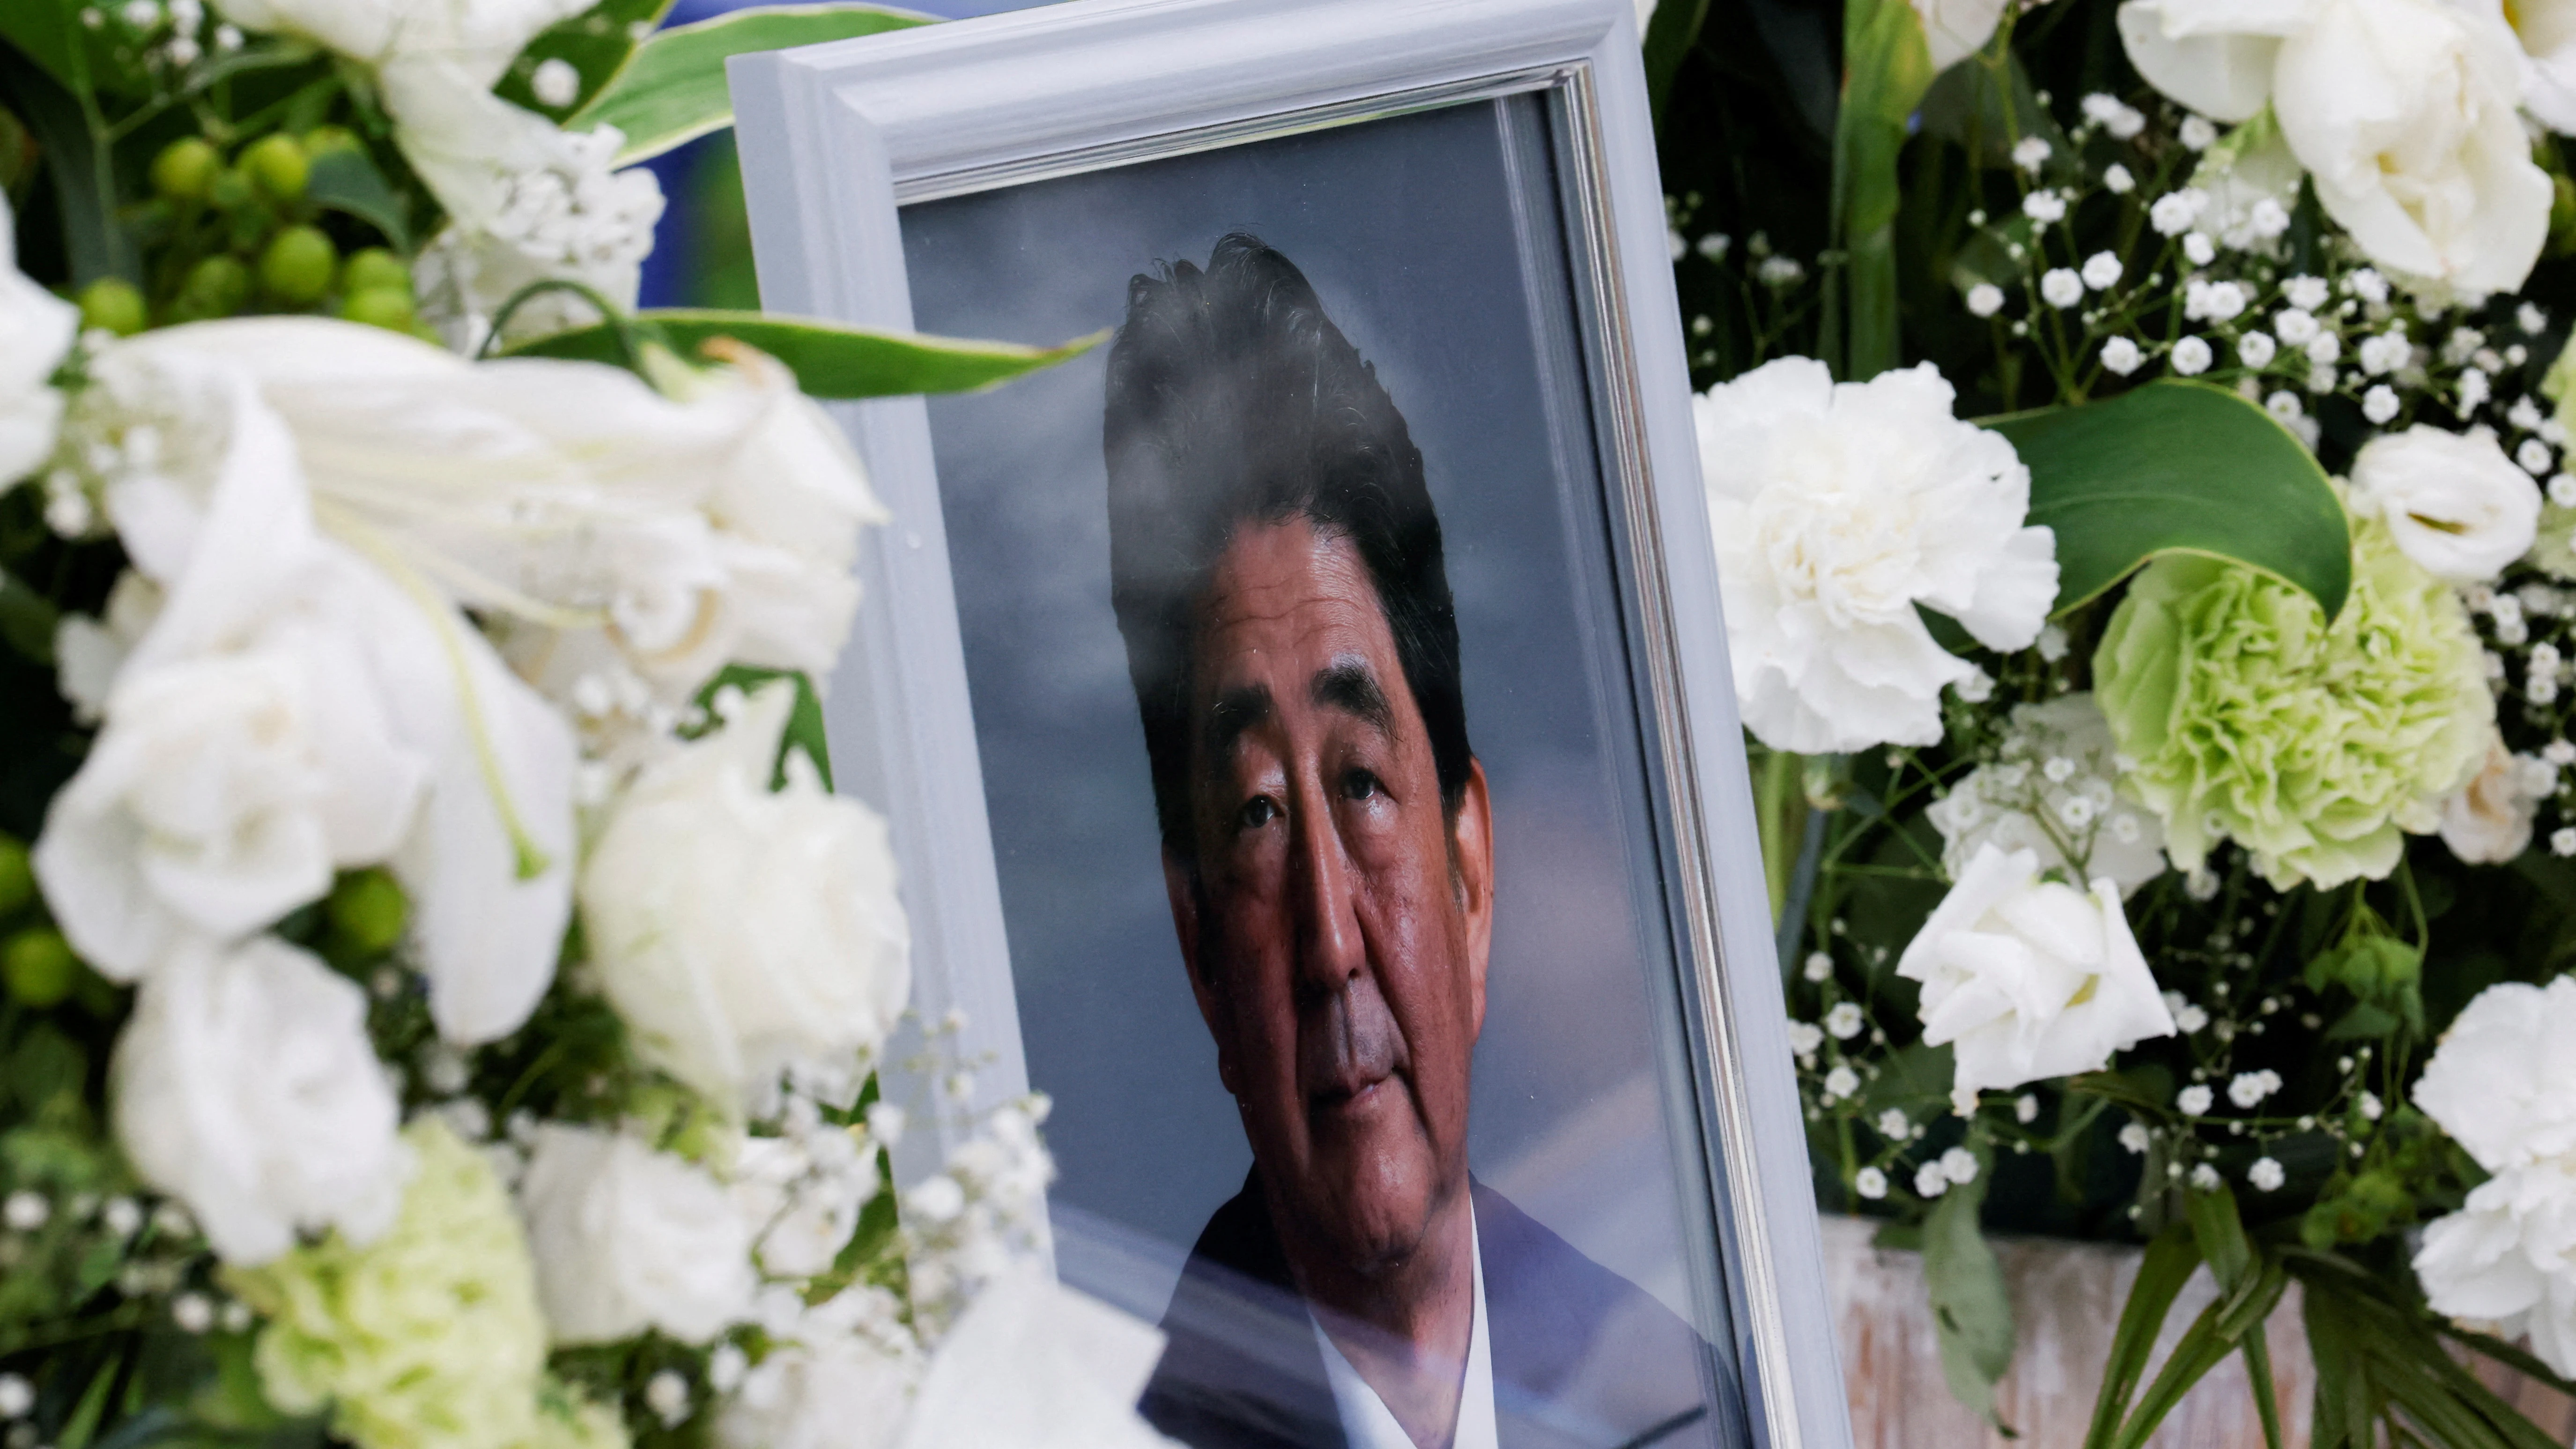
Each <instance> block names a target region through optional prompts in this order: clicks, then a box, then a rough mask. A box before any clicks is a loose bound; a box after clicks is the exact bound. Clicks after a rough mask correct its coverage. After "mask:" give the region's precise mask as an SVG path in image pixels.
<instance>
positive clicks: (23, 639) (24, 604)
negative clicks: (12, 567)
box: [0, 569, 62, 665]
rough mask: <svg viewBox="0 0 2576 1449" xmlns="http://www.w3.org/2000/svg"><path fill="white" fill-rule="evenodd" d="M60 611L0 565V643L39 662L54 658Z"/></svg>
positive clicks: (48, 661) (60, 618)
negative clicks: (0, 567)
mask: <svg viewBox="0 0 2576 1449" xmlns="http://www.w3.org/2000/svg"><path fill="white" fill-rule="evenodd" d="M61 623H62V611H61V610H59V609H57V608H55V607H54V603H53V600H51V599H48V598H46V597H45V596H44V595H42V594H40V593H37V592H36V591H35V590H34V589H31V588H29V587H27V586H26V584H25V583H24V582H22V581H20V579H19V578H18V576H17V575H15V574H12V573H10V572H8V571H7V570H5V569H0V643H5V644H7V645H8V646H9V647H10V648H12V649H15V650H17V651H18V652H19V653H20V654H23V655H25V656H26V657H28V658H29V659H32V660H34V661H35V662H37V663H38V664H48V665H49V664H52V663H53V662H54V631H55V629H56V628H58V627H59V626H60V625H61Z"/></svg>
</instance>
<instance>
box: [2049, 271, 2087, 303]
mask: <svg viewBox="0 0 2576 1449" xmlns="http://www.w3.org/2000/svg"><path fill="white" fill-rule="evenodd" d="M2039 296H2040V300H2041V301H2044V302H2046V303H2047V304H2048V305H2050V306H2052V307H2059V308H2064V307H2072V306H2074V305H2075V304H2076V303H2078V302H2081V301H2083V300H2084V280H2083V279H2082V278H2081V277H2078V276H2076V275H2075V273H2074V271H2073V270H2072V269H2070V268H2066V267H2052V268H2050V269H2049V270H2048V273H2047V274H2046V275H2045V276H2042V277H2041V278H2040V279H2039Z"/></svg>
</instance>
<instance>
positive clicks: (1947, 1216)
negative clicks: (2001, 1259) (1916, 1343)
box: [1923, 1164, 2013, 1428]
mask: <svg viewBox="0 0 2576 1449" xmlns="http://www.w3.org/2000/svg"><path fill="white" fill-rule="evenodd" d="M1980 1166H1981V1168H1982V1167H1983V1166H1984V1164H1980ZM1990 1175H1991V1174H1990V1173H1989V1172H1987V1171H1983V1170H1981V1171H1979V1172H1978V1174H1977V1176H1976V1179H1975V1180H1974V1181H1972V1182H1969V1183H1965V1184H1962V1185H1960V1186H1957V1187H1953V1188H1951V1189H1950V1190H1949V1191H1948V1192H1947V1193H1945V1194H1943V1195H1942V1197H1941V1200H1940V1201H1939V1202H1937V1203H1935V1204H1934V1205H1933V1207H1932V1213H1931V1216H1930V1217H1928V1218H1927V1219H1925V1221H1924V1224H1923V1278H1924V1283H1925V1286H1926V1287H1928V1288H1929V1289H1930V1291H1931V1299H1932V1326H1933V1329H1934V1332H1935V1335H1936V1337H1937V1340H1938V1342H1939V1344H1940V1349H1941V1376H1942V1377H1943V1378H1945V1379H1947V1380H1948V1381H1949V1384H1950V1392H1951V1393H1952V1394H1953V1395H1955V1396H1956V1397H1957V1398H1958V1400H1959V1402H1960V1403H1962V1404H1965V1405H1966V1406H1968V1408H1969V1409H1971V1410H1973V1411H1974V1412H1975V1413H1977V1414H1978V1415H1979V1416H1980V1417H1982V1418H1984V1419H1985V1420H1986V1422H1988V1423H1990V1424H1994V1425H1996V1426H1997V1427H1998V1428H2000V1427H2002V1425H2003V1421H2002V1420H2000V1419H1998V1418H1996V1417H1995V1380H1997V1379H2000V1378H2002V1377H2003V1375H2004V1370H2005V1369H2006V1368H2008V1367H2010V1366H2011V1364H2012V1353H2013V1318H2012V1298H2011V1295H2010V1294H2009V1293H2008V1292H2007V1291H2006V1289H2005V1286H2004V1272H2003V1265H2002V1264H2001V1263H1998V1262H1997V1261H1996V1260H1995V1250H1994V1249H1993V1248H1992V1247H1990V1246H1988V1245H1987V1243H1986V1240H1985V1235H1984V1234H1982V1233H1981V1232H1979V1231H1978V1229H1977V1210H1978V1208H1979V1207H1980V1206H1981V1205H1983V1204H1984V1202H1985V1199H1986V1184H1987V1179H1988V1177H1989V1176H1990Z"/></svg>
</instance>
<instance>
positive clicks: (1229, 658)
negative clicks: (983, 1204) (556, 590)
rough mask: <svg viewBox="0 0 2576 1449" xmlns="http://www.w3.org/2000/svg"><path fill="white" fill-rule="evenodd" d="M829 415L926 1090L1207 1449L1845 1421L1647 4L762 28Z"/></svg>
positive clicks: (838, 731) (858, 765)
mask: <svg viewBox="0 0 2576 1449" xmlns="http://www.w3.org/2000/svg"><path fill="white" fill-rule="evenodd" d="M732 88H733V93H734V100H735V107H736V114H737V124H738V128H739V136H740V146H741V151H742V157H743V170H744V177H745V184H746V189H747V192H748V195H749V199H750V204H751V213H752V222H753V235H754V242H755V248H756V252H757V256H758V263H759V269H760V281H761V289H762V294H763V300H764V302H765V303H766V304H767V305H768V306H769V307H771V308H773V309H776V310H780V311H784V312H791V313H802V314H806V315H811V316H817V317H823V318H829V319H832V320H836V321H841V322H846V323H852V324H858V325H865V326H872V327H884V328H891V329H904V330H918V331H922V332H928V333H936V334H941V335H948V336H961V337H983V338H996V339H1003V340H1008V341H1015V342H1028V343H1043V344H1050V345H1051V344H1055V343H1060V342H1063V341H1065V340H1066V339H1068V338H1076V337H1084V336H1094V335H1096V336H1097V338H1098V341H1097V343H1096V345H1094V346H1092V347H1091V348H1090V349H1089V350H1088V351H1086V352H1084V353H1082V354H1081V355H1080V356H1078V357H1076V358H1074V359H1073V360H1072V361H1070V362H1067V363H1065V364H1063V365H1060V366H1057V367H1054V368H1051V369H1049V370H1046V371H1044V372H1041V373H1037V374H1034V375H1032V376H1030V377H1027V378H1024V379H1022V380H1020V381H1017V382H1014V383H1012V384H1010V385H1008V386H1005V387H1002V388H998V389H995V390H992V391H989V392H985V393H980V394H972V395H964V396H956V397H947V398H938V399H931V400H928V401H924V400H922V399H899V400H886V401H880V402H871V403H863V404H855V405H849V406H847V407H846V408H845V410H844V411H843V413H842V418H843V421H844V423H845V425H846V426H847V427H848V428H849V429H850V432H851V435H852V437H853V439H854V441H855V442H856V444H857V445H858V447H859V449H860V451H861V454H862V456H863V457H864V459H865V460H866V462H867V464H868V466H869V469H870V471H871V474H872V476H873V478H874V481H875V484H876V487H877V489H878V492H879V494H880V496H881V497H882V498H883V499H884V501H885V503H886V505H887V507H888V510H889V512H890V513H891V514H892V517H893V521H892V522H891V523H890V524H889V525H887V526H886V527H884V528H882V529H879V530H877V531H876V533H875V535H874V536H873V538H872V540H871V543H870V546H869V553H868V555H867V557H866V559H865V560H864V561H863V564H862V567H861V577H862V581H863V585H864V587H865V589H866V590H867V603H866V604H865V605H864V607H863V609H862V616H861V621H860V625H859V628H858V630H857V632H856V634H855V635H854V637H853V642H852V645H851V648H850V652H849V655H848V656H847V657H846V658H845V659H844V660H843V661H842V662H841V664H840V666H839V668H838V669H837V670H836V672H835V673H834V675H833V677H832V680H831V684H830V692H829V696H828V699H827V702H826V711H825V714H826V720H827V727H828V729H829V732H830V738H831V747H832V754H833V760H834V764H835V766H836V777H837V779H838V781H839V784H840V788H842V789H843V790H845V791H848V792H850V793H852V794H855V795H858V796H860V797H863V798H865V799H867V800H868V801H869V802H870V803H871V804H873V805H875V806H876V807H878V808H879V809H881V810H884V811H885V812H886V813H887V814H888V816H889V817H890V819H891V821H892V824H893V829H894V834H895V839H896V842H897V846H898V852H899V856H900V860H901V864H902V869H903V877H904V891H905V901H906V906H907V909H908V910H909V912H910V913H911V916H912V920H913V927H914V940H915V971H916V975H917V980H918V986H917V995H916V1002H917V1004H918V1006H919V1008H920V1010H919V1013H918V1015H919V1018H920V1020H919V1023H918V1024H917V1025H915V1026H914V1027H912V1028H910V1029H909V1030H908V1034H907V1036H906V1037H905V1038H904V1039H903V1040H902V1041H901V1042H900V1043H899V1044H898V1045H897V1046H896V1047H895V1048H894V1049H893V1050H892V1052H891V1053H890V1056H889V1060H888V1063H887V1065H886V1068H885V1071H884V1074H883V1083H882V1085H883V1090H884V1092H885V1094H886V1096H887V1098H888V1099H889V1100H891V1101H894V1102H896V1103H897V1104H898V1105H902V1106H904V1107H905V1109H906V1111H907V1113H908V1114H909V1116H910V1119H911V1121H912V1122H913V1123H914V1124H915V1125H914V1127H913V1128H912V1129H911V1135H909V1136H908V1137H907V1138H906V1140H905V1142H904V1143H903V1144H902V1146H901V1147H899V1149H898V1152H897V1172H898V1176H899V1177H907V1176H908V1177H910V1178H912V1179H915V1180H917V1179H918V1178H919V1177H920V1176H922V1175H925V1174H927V1173H929V1172H932V1171H935V1170H936V1169H937V1163H938V1161H939V1156H940V1154H939V1151H938V1148H939V1145H940V1143H941V1142H942V1140H943V1136H942V1134H946V1133H954V1132H956V1131H959V1130H961V1129H960V1127H959V1126H958V1125H957V1124H960V1123H963V1122H965V1121H966V1120H968V1119H969V1118H970V1117H971V1115H972V1113H973V1112H974V1111H975V1109H976V1108H977V1107H978V1105H979V1104H989V1103H993V1102H998V1101H1002V1100H1006V1099H1008V1098H1011V1097H1014V1096H1016V1095H1018V1094H1021V1093H1024V1092H1026V1091H1028V1090H1029V1089H1030V1088H1032V1087H1035V1088H1037V1089H1040V1090H1043V1091H1045V1092H1046V1093H1048V1094H1049V1095H1050V1097H1051V1098H1052V1100H1053V1102H1054V1111H1053V1115H1052V1117H1051V1118H1050V1119H1049V1120H1048V1123H1047V1128H1046V1131H1047V1139H1048V1144H1049V1147H1050V1148H1051V1150H1052V1151H1053V1153H1054V1155H1055V1159H1056V1164H1057V1172H1058V1176H1057V1179H1056V1181H1055V1183H1054V1185H1053V1187H1052V1188H1051V1190H1050V1197H1049V1222H1050V1228H1051V1235H1052V1245H1053V1252H1054V1257H1055V1264H1056V1268H1057V1271H1058V1273H1059V1275H1060V1276H1061V1277H1062V1278H1063V1279H1064V1280H1065V1281H1066V1282H1068V1283H1070V1284H1072V1285H1073V1286H1075V1287H1077V1288H1080V1289H1083V1290H1084V1291H1086V1292H1089V1293H1091V1294H1093V1295H1095V1296H1097V1297H1100V1298H1102V1299H1105V1300H1107V1301H1109V1302H1112V1303H1114V1304H1117V1305H1119V1306H1121V1307H1123V1308H1126V1309H1128V1310H1130V1311H1132V1312H1134V1313H1136V1314H1137V1315H1139V1316H1141V1317H1143V1318H1144V1319H1146V1320H1147V1321H1149V1322H1153V1323H1157V1324H1159V1325H1160V1326H1161V1328H1162V1330H1163V1332H1164V1333H1165V1335H1166V1344H1165V1347H1164V1350H1163V1354H1162V1358H1161V1361H1160V1363H1159V1364H1158V1366H1157V1367H1156V1369H1155V1372H1154V1374H1153V1377H1152V1379H1151V1381H1150V1382H1149V1383H1148V1385H1147V1387H1146V1390H1145V1393H1144V1398H1143V1400H1142V1402H1141V1405H1140V1407H1141V1408H1142V1410H1143V1412H1144V1414H1145V1417H1146V1418H1147V1419H1148V1420H1149V1421H1150V1422H1151V1423H1152V1424H1153V1425H1154V1426H1155V1427H1156V1428H1157V1429H1159V1430H1160V1431H1161V1432H1162V1433H1164V1434H1165V1435H1167V1436H1168V1437H1170V1438H1172V1439H1174V1440H1176V1441H1178V1442H1180V1443H1183V1444H1187V1445H1192V1446H1211V1449H1213V1446H1255V1445H1261V1446H1283V1449H1284V1446H1299V1449H1303V1446H1319V1449H1320V1446H1349V1449H1381V1446H1383V1449H1401V1446H1408V1445H1444V1444H1445V1445H1455V1446H1457V1449H1488V1446H1533V1449H1535V1446H1568V1449H1571V1446H1588V1449H1618V1446H1648V1445H1654V1446H1685V1445H1687V1446H1755V1445H1761V1446H1791V1445H1802V1446H1824V1449H1840V1446H1843V1445H1846V1444H1848V1442H1849V1431H1848V1428H1847V1427H1846V1423H1845V1418H1844V1408H1843V1395H1842V1387H1841V1382H1840V1379H1839V1376H1838V1373H1837V1370H1836V1365H1835V1350H1834V1346H1833V1339H1832V1334H1831V1328H1830V1324H1829V1322H1828V1320H1827V1317H1826V1312H1825V1296H1824V1291H1823V1284H1822V1281H1821V1278H1822V1270H1821V1266H1820V1261H1821V1260H1820V1256H1819V1253H1818V1249H1817V1233H1816V1224H1815V1208H1814V1199H1813V1193H1812V1188H1811V1186H1810V1180H1809V1177H1808V1168H1807V1158H1806V1151H1805V1145H1804V1140H1803V1133H1802V1124H1801V1122H1800V1120H1799V1116H1798V1108H1797V1097H1796V1091H1795V1085H1794V1078H1793V1075H1792V1068H1791V1062H1790V1052H1789V1048H1788V1045H1787V1041H1786V1035H1785V1023H1786V1017H1785V1015H1784V1013H1783V1011H1782V1009H1781V989H1780V982H1779V977H1778V969H1779V968H1778V962H1777V960H1776V956H1775V953H1774V947H1773V945H1772V940H1771V923H1770V919H1769V914H1768V910H1767V897H1766V894H1765V892H1764V888H1763V884H1762V874H1761V865H1760V860H1759V857H1758V853H1757V846H1756V841H1755V833H1754V828H1753V824H1752V818H1753V817H1752V808H1751V797H1750V791H1749V788H1748V783H1747V779H1746V771H1745V761H1744V753H1743V746H1742V735H1741V730H1740V727H1739V725H1738V721H1737V716H1736V713H1735V706H1734V700H1733V696H1732V692H1731V686H1730V676H1729V672H1728V667H1727V662H1726V656H1725V629H1724V625H1723V622H1722V620H1721V619H1720V617H1719V613H1718V590H1717V581H1716V577H1715V572H1714V565H1713V562H1712V548H1711V544H1710V540H1709V536H1708V521H1707V512H1706V506H1705V502H1704V499H1703V497H1702V493H1701V485H1700V481H1699V472H1698V461H1697V455H1696V451H1695V444H1694V442H1693V438H1692V429H1691V420H1690V396H1689V385H1688V381H1687V372H1686V370H1685V368H1684V365H1683V343H1682V338H1681V335H1680V328H1679V319H1678V316H1677V314H1676V309H1675V305H1674V302H1673V297H1672V282H1671V274H1670V270H1669V258H1668V255H1667V251H1666V247H1667V237H1666V228H1665V221H1664V210H1663V197H1662V195H1661V192H1660V189H1659V187H1658V185H1657V180H1656V174H1655V169H1654V159H1653V146H1652V134H1651V125H1650V121H1649V119H1648V112H1647V109H1646V101H1645V82H1644V77H1643V73H1642V70H1641V67H1640V64H1639V60H1638V55H1637V38H1636V20H1635V16H1634V11H1633V6H1632V4H1631V0H1441V3H1394V0H1074V3H1068V4H1061V5H1054V6H1048V7H1044V8H1041V9H1036V10H1029V11H1022V12H1017V13H1014V14H1009V15H1002V16H994V17H987V18H983V19H978V20H972V21H964V22H958V23H954V24H944V25H937V26H926V27H922V28H919V29H914V30H907V31H902V32H898V33H892V34H887V35H882V36H874V37H869V38H866V39H863V40H857V41H849V42H841V43H836V44H832V45H824V46H815V47H810V48H807V49H803V50H795V51H785V52H777V53H772V54H766V55H754V56H744V57H739V58H737V59H736V60H735V61H734V62H733V67H732Z"/></svg>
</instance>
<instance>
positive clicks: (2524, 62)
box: [2476, 0, 2576, 132]
mask: <svg viewBox="0 0 2576 1449" xmlns="http://www.w3.org/2000/svg"><path fill="white" fill-rule="evenodd" d="M2476 3H2478V5H2479V8H2480V9H2481V10H2484V9H2487V8H2489V7H2494V8H2497V9H2500V10H2501V11H2502V14H2503V19H2504V21H2505V23H2506V24H2507V25H2509V26H2511V27H2512V29H2513V34H2514V39H2515V40H2516V41H2518V42H2520V48H2521V51H2522V55H2521V72H2522V104H2523V105H2524V107H2525V108H2527V109H2528V110H2529V111H2530V112H2531V113H2532V114H2533V115H2534V116H2537V117H2539V118H2540V120H2541V122H2542V124H2544V125H2546V126H2548V127H2549V129H2551V130H2553V131H2561V132H2576V3H2571V0H2514V3H2513V4H2512V5H2510V6H2496V4H2495V0H2476Z"/></svg>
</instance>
